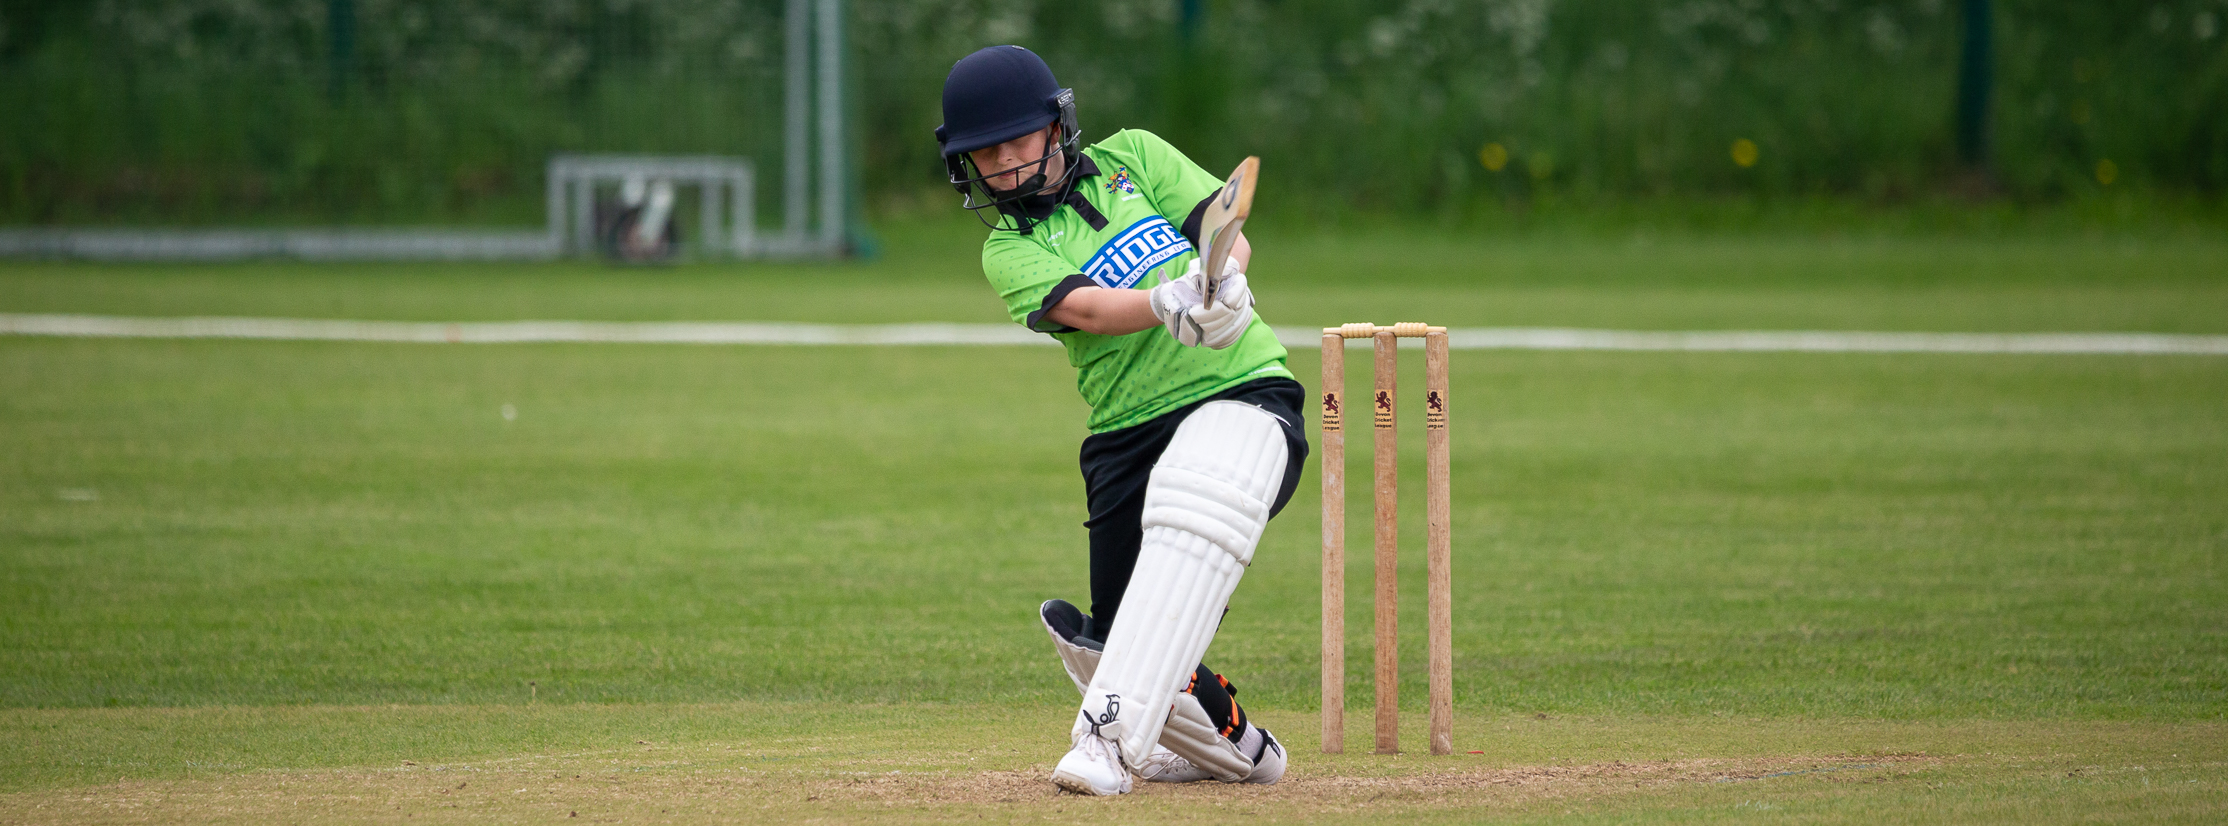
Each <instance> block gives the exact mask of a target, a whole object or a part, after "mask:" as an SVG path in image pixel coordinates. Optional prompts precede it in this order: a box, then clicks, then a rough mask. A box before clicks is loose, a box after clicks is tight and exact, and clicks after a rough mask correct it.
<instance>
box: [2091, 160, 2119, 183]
mask: <svg viewBox="0 0 2228 826" xmlns="http://www.w3.org/2000/svg"><path fill="white" fill-rule="evenodd" d="M2119 179H2120V165H2119V164H2116V163H2113V162H2112V159H2111V158H2105V159H2103V160H2100V161H2097V162H2096V182H2097V183H2099V184H2103V185H2105V186H2111V185H2112V182H2113V181H2117V180H2119Z"/></svg>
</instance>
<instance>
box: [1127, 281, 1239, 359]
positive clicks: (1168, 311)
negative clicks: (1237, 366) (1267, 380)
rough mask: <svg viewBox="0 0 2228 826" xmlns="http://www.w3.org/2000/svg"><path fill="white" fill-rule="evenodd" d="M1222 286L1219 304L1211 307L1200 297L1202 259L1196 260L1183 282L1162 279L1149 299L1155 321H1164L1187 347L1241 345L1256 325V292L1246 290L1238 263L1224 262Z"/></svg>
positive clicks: (1169, 329) (1216, 301)
mask: <svg viewBox="0 0 2228 826" xmlns="http://www.w3.org/2000/svg"><path fill="white" fill-rule="evenodd" d="M1222 273H1223V275H1222V284H1221V285H1220V286H1219V287H1217V288H1216V293H1215V303H1214V304H1213V305H1211V306H1207V305H1206V302H1205V299H1203V298H1202V297H1201V295H1200V293H1201V291H1200V288H1199V283H1200V280H1201V279H1200V275H1199V259H1197V258H1193V259H1192V260H1191V264H1190V265H1189V266H1188V267H1186V268H1185V269H1184V275H1183V277H1182V278H1178V279H1176V280H1174V281H1170V280H1168V276H1167V275H1166V274H1163V275H1161V282H1160V285H1159V286H1157V287H1154V288H1153V289H1152V292H1151V294H1150V295H1149V296H1148V298H1149V299H1150V303H1151V305H1152V308H1153V317H1154V318H1158V319H1160V322H1161V324H1163V325H1165V326H1166V327H1167V328H1168V334H1169V335H1172V336H1175V337H1176V341H1177V343H1180V344H1182V345H1184V346H1185V347H1197V346H1199V345H1202V344H1204V345H1207V346H1208V347H1210V348H1213V349H1216V350H1220V349H1223V348H1225V347H1228V346H1230V345H1232V344H1235V343H1237V341H1238V337H1239V336H1241V335H1244V334H1245V331H1246V328H1247V327H1249V326H1252V324H1253V291H1252V290H1250V289H1248V288H1247V287H1246V274H1245V271H1244V270H1242V269H1240V268H1239V267H1238V262H1237V260H1236V259H1231V260H1228V261H1226V262H1224V265H1223V268H1222Z"/></svg>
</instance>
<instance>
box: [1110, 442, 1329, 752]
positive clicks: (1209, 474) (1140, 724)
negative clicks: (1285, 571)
mask: <svg viewBox="0 0 2228 826" xmlns="http://www.w3.org/2000/svg"><path fill="white" fill-rule="evenodd" d="M1286 454H1287V449H1286V447H1285V444H1284V432H1283V430H1282V429H1280V428H1279V427H1278V426H1277V419H1276V417H1275V416H1272V415H1270V414H1269V413H1268V412H1267V411H1264V410H1262V409H1261V408H1258V407H1255V406H1253V405H1250V404H1245V403H1243V402H1233V401H1219V402H1209V403H1207V404H1204V405H1201V406H1200V408H1199V409H1198V410H1197V411H1194V412H1193V413H1192V414H1191V416H1189V417H1188V418H1186V419H1184V422H1183V424H1180V425H1177V427H1176V435H1175V437H1174V438H1173V439H1171V440H1170V441H1169V443H1168V449H1167V450H1166V451H1165V452H1163V453H1162V454H1161V457H1160V461H1159V462H1157V463H1155V464H1154V465H1153V475H1152V479H1151V481H1149V482H1148V483H1147V484H1146V488H1145V516H1144V519H1143V525H1144V528H1145V541H1144V544H1143V546H1142V547H1140V548H1139V550H1138V554H1137V567H1136V568H1135V569H1134V570H1133V571H1132V572H1131V574H1130V580H1129V586H1128V587H1127V588H1126V589H1125V590H1124V591H1123V594H1122V612H1121V616H1120V618H1119V619H1117V620H1116V621H1115V623H1114V631H1113V633H1112V634H1110V635H1108V636H1109V638H1108V639H1107V641H1106V652H1105V654H1104V655H1102V656H1101V657H1100V659H1099V667H1098V672H1097V673H1096V674H1094V675H1093V676H1092V680H1091V685H1090V688H1089V689H1088V690H1087V691H1085V692H1084V694H1083V710H1082V717H1083V719H1082V720H1081V722H1079V723H1078V727H1079V728H1081V727H1084V726H1088V727H1089V728H1090V730H1092V731H1095V732H1096V733H1097V734H1098V735H1099V736H1101V737H1105V738H1107V739H1109V740H1114V741H1115V742H1116V743H1117V744H1118V745H1119V746H1120V750H1121V753H1122V760H1123V761H1124V762H1126V763H1128V764H1129V765H1130V766H1131V767H1132V768H1137V767H1139V766H1141V765H1142V764H1143V761H1144V759H1145V756H1146V755H1147V754H1149V753H1150V752H1151V749H1152V745H1153V743H1154V742H1155V741H1157V740H1159V739H1160V735H1161V730H1162V728H1163V726H1164V725H1165V724H1166V723H1167V721H1168V715H1169V711H1170V709H1171V707H1172V704H1173V703H1174V701H1175V695H1177V694H1179V693H1181V692H1182V691H1183V688H1184V686H1185V685H1186V684H1188V683H1189V682H1190V679H1191V674H1192V670H1193V669H1194V668H1196V667H1197V666H1198V665H1199V659H1200V658H1201V657H1203V656H1205V655H1206V653H1207V644H1208V643H1209V642H1212V641H1213V640H1214V634H1215V627H1216V626H1217V625H1219V624H1220V623H1221V621H1222V611H1223V608H1224V607H1225V606H1227V605H1228V604H1229V602H1230V594H1231V592H1233V591H1235V590H1236V589H1237V587H1238V579H1239V577H1241V576H1243V575H1244V574H1245V566H1246V565H1247V564H1249V563H1251V562H1252V561H1253V549H1254V546H1255V545H1256V544H1258V543H1259V542H1260V541H1261V531H1262V530H1263V529H1264V528H1266V527H1267V526H1268V522H1269V510H1270V507H1271V506H1272V505H1273V504H1274V503H1275V502H1276V493H1277V486H1278V485H1279V484H1281V483H1282V482H1283V481H1284V465H1285V461H1286V459H1287V455H1286ZM1187 757H1188V756H1187Z"/></svg>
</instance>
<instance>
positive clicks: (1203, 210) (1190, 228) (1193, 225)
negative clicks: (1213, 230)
mask: <svg viewBox="0 0 2228 826" xmlns="http://www.w3.org/2000/svg"><path fill="white" fill-rule="evenodd" d="M1221 194H1222V187H1219V186H1218V187H1215V191H1213V192H1209V193H1207V197H1205V198H1201V199H1199V205H1198V206H1195V207H1192V208H1191V214H1190V215H1186V216H1184V240H1186V241H1190V242H1191V248H1192V249H1195V250H1199V254H1200V255H1206V254H1207V251H1206V250H1205V249H1201V248H1200V246H1199V222H1200V221H1204V220H1206V218H1207V205H1208V204H1211V203H1214V202H1215V196H1217V195H1221Z"/></svg>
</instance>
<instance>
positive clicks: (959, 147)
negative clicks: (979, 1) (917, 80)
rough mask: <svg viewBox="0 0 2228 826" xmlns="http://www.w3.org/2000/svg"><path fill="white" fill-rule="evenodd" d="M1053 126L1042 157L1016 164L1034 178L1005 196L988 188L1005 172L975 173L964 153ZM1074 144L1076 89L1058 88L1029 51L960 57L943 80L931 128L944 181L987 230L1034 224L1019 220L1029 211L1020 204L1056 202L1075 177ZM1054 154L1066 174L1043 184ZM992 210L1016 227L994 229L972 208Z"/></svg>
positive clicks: (998, 49) (1007, 49) (997, 49)
mask: <svg viewBox="0 0 2228 826" xmlns="http://www.w3.org/2000/svg"><path fill="white" fill-rule="evenodd" d="M1055 122H1057V123H1058V124H1060V139H1059V142H1058V143H1056V144H1048V145H1047V146H1046V147H1045V150H1044V154H1043V155H1042V156H1040V157H1038V158H1037V159H1036V160H1034V161H1031V162H1028V163H1025V164H1023V165H1022V166H1023V167H1024V168H1027V167H1030V166H1034V167H1036V174H1034V175H1029V176H1025V177H1026V180H1024V181H1023V182H1022V184H1021V185H1020V186H1018V187H1015V188H1013V189H1011V190H994V189H991V188H990V184H989V179H990V178H992V177H994V176H997V175H1003V174H1005V173H1007V172H1010V171H1012V170H1007V169H997V170H988V171H987V172H986V171H985V170H982V169H977V168H975V163H974V159H973V158H972V157H970V156H969V155H968V154H967V153H969V152H973V151H975V150H977V149H984V148H987V147H992V146H997V145H998V144H1001V143H1005V142H1006V141H1010V140H1013V139H1015V138H1018V137H1021V136H1023V135H1027V134H1029V133H1031V132H1036V131H1038V130H1041V129H1043V128H1045V127H1046V126H1048V125H1051V124H1053V123H1055ZM1079 138H1080V130H1078V129H1077V128H1076V122H1075V91H1074V90H1072V89H1063V88H1061V87H1060V81H1059V80H1058V79H1056V78H1054V77H1053V76H1052V67H1050V66H1047V65H1045V63H1044V59H1043V58H1040V57H1037V55H1036V53H1035V52H1031V51H1029V50H1028V49H1024V48H1021V47H1020V46H992V47H989V48H987V49H982V50H979V51H976V52H975V53H974V54H970V55H968V56H966V57H963V58H960V59H959V62H958V63H954V64H952V71H951V74H950V75H948V76H946V77H945V78H944V124H943V125H942V126H938V127H936V143H937V146H938V148H939V149H940V150H942V152H943V155H944V169H945V172H946V173H947V174H948V177H949V180H948V183H950V184H951V186H952V188H953V189H955V190H958V191H959V194H961V195H964V196H966V198H967V200H966V202H965V203H964V204H962V206H963V207H964V208H966V209H967V210H969V211H973V212H975V215H976V216H977V217H982V218H983V223H985V224H989V225H990V226H991V227H992V228H994V229H1001V228H1002V229H1021V230H1026V229H1028V228H1029V227H1031V226H1034V225H1035V224H1036V222H1037V221H1036V220H1035V219H1032V218H1031V217H1030V216H1029V215H1028V214H1026V213H1029V212H1034V211H1036V210H1025V209H1022V208H1021V206H1022V202H1023V200H1024V199H1034V200H1040V201H1041V200H1043V199H1044V198H1045V197H1046V196H1050V197H1052V198H1057V197H1058V196H1059V194H1060V193H1061V191H1062V190H1063V189H1064V188H1065V187H1066V186H1067V184H1068V182H1069V181H1070V180H1072V179H1073V178H1074V177H1075V172H1076V158H1075V154H1076V147H1077V145H1078V144H1079V140H1078V139H1079ZM1055 153H1057V154H1060V155H1062V156H1064V157H1065V160H1066V164H1065V167H1066V168H1065V169H1064V170H1062V171H1061V173H1060V179H1059V180H1057V181H1053V180H1047V179H1046V178H1047V176H1046V175H1045V174H1044V170H1045V168H1046V164H1047V163H1048V162H1049V161H1051V160H1052V156H1053V155H1054V154H1055ZM978 196H980V197H979V198H978ZM991 207H995V208H997V211H998V212H1001V213H1004V214H1005V215H1006V216H1007V217H1010V218H1012V219H1013V220H1014V222H1015V224H1017V226H1009V227H1000V226H999V225H998V224H997V223H995V222H994V221H993V219H990V218H987V217H983V214H982V213H981V212H980V211H979V210H982V209H985V208H991Z"/></svg>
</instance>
